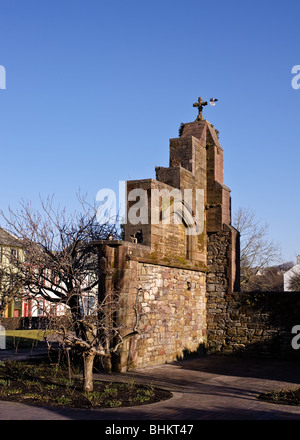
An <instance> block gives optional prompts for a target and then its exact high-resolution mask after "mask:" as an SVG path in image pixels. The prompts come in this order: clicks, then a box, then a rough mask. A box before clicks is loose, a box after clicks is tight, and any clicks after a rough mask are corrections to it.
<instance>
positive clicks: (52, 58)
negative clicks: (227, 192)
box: [0, 0, 300, 260]
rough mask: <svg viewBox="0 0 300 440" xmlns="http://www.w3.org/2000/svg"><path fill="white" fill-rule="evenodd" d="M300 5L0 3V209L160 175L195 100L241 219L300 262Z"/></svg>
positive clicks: (83, 0)
mask: <svg viewBox="0 0 300 440" xmlns="http://www.w3.org/2000/svg"><path fill="white" fill-rule="evenodd" d="M299 15H300V3H299V0H289V1H286V2H279V1H274V0H273V1H269V0H260V1H256V0H254V1H252V2H244V1H240V0H215V1H213V0H212V1H201V0H184V1H183V0H180V1H178V0H114V1H113V0H26V1H25V0H0V42H1V44H0V65H2V66H4V67H5V69H6V90H0V148H1V172H0V185H1V186H0V188H1V196H0V206H1V208H2V209H6V207H7V206H8V205H9V204H10V205H11V206H12V207H16V206H17V204H18V201H19V200H20V199H21V198H24V199H26V200H32V201H33V204H37V203H38V198H39V194H41V195H42V197H45V196H47V195H49V194H55V200H56V201H58V202H59V203H61V204H63V205H67V206H68V207H69V208H72V206H73V205H74V206H75V202H76V192H77V191H78V189H79V188H80V189H81V190H82V192H87V193H88V195H89V197H90V199H95V197H96V193H97V191H98V190H99V189H101V188H104V187H108V188H112V189H115V188H117V186H118V181H119V180H127V179H140V178H150V177H151V178H155V172H154V168H155V166H168V154H169V151H168V150H169V138H172V137H177V136H178V128H179V125H180V123H181V122H190V121H193V120H194V119H195V117H196V114H197V112H196V110H195V109H194V108H193V107H192V104H193V102H195V101H196V100H197V98H198V96H203V97H204V98H206V99H207V98H208V99H209V98H210V97H216V98H218V99H219V102H218V105H216V106H215V107H214V108H212V107H209V108H206V109H205V118H206V119H208V120H209V121H210V122H211V123H212V124H214V125H215V127H216V128H217V129H218V130H219V131H220V141H221V145H222V146H223V149H224V154H225V172H224V179H225V184H226V185H228V186H229V187H230V188H231V190H232V203H233V210H236V209H237V207H239V206H242V207H249V208H251V209H253V210H254V211H255V212H256V215H257V217H258V218H261V219H262V220H263V221H265V222H267V223H269V225H270V238H272V239H274V240H275V241H276V242H279V244H280V245H281V247H282V251H283V259H284V260H294V259H295V256H296V255H297V254H300V236H299V218H300V204H299V183H300V179H299V168H300V124H299V121H300V90H294V89H293V88H292V86H291V80H292V76H293V75H292V74H291V69H292V67H293V66H294V65H296V64H300V50H299V49H300V45H299Z"/></svg>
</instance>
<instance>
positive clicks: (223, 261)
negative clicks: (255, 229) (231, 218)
mask: <svg viewBox="0 0 300 440" xmlns="http://www.w3.org/2000/svg"><path fill="white" fill-rule="evenodd" d="M230 235H231V234H230V230H223V231H219V232H216V233H209V234H208V246H207V252H208V254H207V262H208V273H207V353H209V354H216V353H218V354H223V355H224V354H239V355H241V354H242V355H251V356H253V355H254V356H264V357H265V356H269V357H279V358H295V357H299V356H300V350H294V349H293V348H292V346H291V341H292V338H293V337H294V336H295V335H294V334H292V333H291V331H292V328H293V327H294V326H295V325H300V293H299V292H294V293H288V292H278V293H277V292H269V293H267V292H265V293H261V292H259V293H258V292H257V293H254V292H251V293H232V291H230V288H229V289H228V287H229V286H228V280H230V276H228V270H229V267H230V265H229V259H230V249H231V247H232V246H231V240H232V239H231V237H230ZM229 275H230V274H229Z"/></svg>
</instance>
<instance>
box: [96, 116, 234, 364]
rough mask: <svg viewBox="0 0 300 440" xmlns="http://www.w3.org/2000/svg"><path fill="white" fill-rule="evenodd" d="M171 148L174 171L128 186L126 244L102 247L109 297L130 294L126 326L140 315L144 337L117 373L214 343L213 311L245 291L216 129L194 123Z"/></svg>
mask: <svg viewBox="0 0 300 440" xmlns="http://www.w3.org/2000/svg"><path fill="white" fill-rule="evenodd" d="M169 148H170V159H169V166H168V167H157V168H156V179H145V180H132V181H128V182H127V223H126V225H125V240H124V241H116V240H112V241H110V240H107V241H102V242H100V243H99V249H100V255H101V273H102V283H101V289H102V291H103V295H104V294H105V292H107V291H109V290H111V289H116V290H122V291H123V292H124V293H125V297H126V301H125V302H126V306H125V307H124V310H126V311H125V312H124V311H123V312H122V313H120V316H121V317H120V319H121V320H122V323H123V324H124V329H126V328H128V329H130V328H131V327H132V325H133V323H134V320H135V319H136V316H137V314H136V312H137V311H138V316H139V320H138V325H137V329H138V334H137V335H136V336H134V337H133V338H131V339H130V340H128V341H127V342H126V343H125V344H124V345H123V346H122V349H121V351H120V352H119V354H118V357H117V358H116V360H115V369H117V370H119V371H125V370H128V369H131V368H137V367H143V366H149V365H155V364H161V363H165V362H170V361H174V360H176V359H180V358H182V357H184V356H185V355H186V354H188V353H194V352H197V351H199V350H200V349H202V348H205V347H208V346H209V345H212V346H213V344H214V342H213V338H212V337H211V335H210V328H213V323H212V322H211V321H212V319H215V318H214V317H215V314H214V313H212V314H210V310H211V309H214V308H215V307H216V305H215V304H216V299H217V298H218V300H217V301H218V302H220V301H221V299H220V298H222V295H223V296H225V295H227V294H230V293H231V292H233V291H238V290H239V233H238V232H237V231H236V230H235V229H234V228H233V227H232V226H231V196H230V190H229V188H228V187H227V186H226V185H224V182H223V149H222V147H221V145H220V143H219V139H218V135H217V132H216V131H215V130H214V128H213V126H212V125H211V124H210V123H209V122H208V121H206V120H203V119H202V120H200V119H196V121H194V122H192V123H187V124H183V125H182V127H181V130H180V137H178V138H174V139H170V146H169ZM221 302H222V301H221ZM219 306H221V305H220V304H219Z"/></svg>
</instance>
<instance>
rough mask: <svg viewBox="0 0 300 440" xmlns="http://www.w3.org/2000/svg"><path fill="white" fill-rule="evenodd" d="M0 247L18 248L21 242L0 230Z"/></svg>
mask: <svg viewBox="0 0 300 440" xmlns="http://www.w3.org/2000/svg"><path fill="white" fill-rule="evenodd" d="M0 245H4V246H14V247H20V246H21V242H20V240H19V239H18V238H16V237H14V236H13V235H12V234H9V233H8V232H7V231H5V229H3V228H0Z"/></svg>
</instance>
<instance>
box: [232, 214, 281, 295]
mask: <svg viewBox="0 0 300 440" xmlns="http://www.w3.org/2000/svg"><path fill="white" fill-rule="evenodd" d="M233 226H234V227H235V228H236V229H237V230H238V231H239V232H240V235H241V250H240V264H241V287H242V289H243V290H248V288H247V286H248V287H249V286H250V283H251V281H253V279H254V277H255V275H256V274H257V273H258V272H259V271H260V270H262V269H263V268H266V267H267V266H271V265H272V264H274V263H277V262H279V261H280V254H281V251H280V248H279V246H278V245H277V244H276V243H274V242H273V241H272V240H269V239H268V229H269V226H268V225H267V224H262V223H261V221H260V220H257V219H256V216H255V213H254V211H252V210H250V209H245V208H239V209H238V210H237V211H236V213H235V215H234V219H233Z"/></svg>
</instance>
